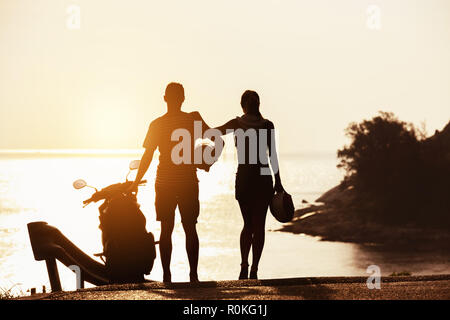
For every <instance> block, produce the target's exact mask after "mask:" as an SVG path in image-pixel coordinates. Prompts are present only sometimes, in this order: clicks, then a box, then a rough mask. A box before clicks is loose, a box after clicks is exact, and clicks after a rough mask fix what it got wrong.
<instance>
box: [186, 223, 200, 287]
mask: <svg viewBox="0 0 450 320" xmlns="http://www.w3.org/2000/svg"><path fill="white" fill-rule="evenodd" d="M183 229H184V233H185V234H186V252H187V255H188V259H189V267H190V273H189V277H190V280H191V282H198V274H197V266H198V251H199V241H198V234H197V228H196V226H195V223H191V222H189V223H183Z"/></svg>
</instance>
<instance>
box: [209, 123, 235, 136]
mask: <svg viewBox="0 0 450 320" xmlns="http://www.w3.org/2000/svg"><path fill="white" fill-rule="evenodd" d="M214 129H217V130H219V131H220V132H221V133H222V135H226V134H227V133H231V131H232V130H236V129H237V128H236V119H231V120H230V121H228V122H227V123H225V124H223V125H221V126H219V127H216V128H214ZM227 131H228V132H227Z"/></svg>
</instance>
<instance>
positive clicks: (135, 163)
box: [129, 160, 141, 170]
mask: <svg viewBox="0 0 450 320" xmlns="http://www.w3.org/2000/svg"><path fill="white" fill-rule="evenodd" d="M140 163H141V160H133V161H131V162H130V166H129V168H130V170H136V169H139V164H140Z"/></svg>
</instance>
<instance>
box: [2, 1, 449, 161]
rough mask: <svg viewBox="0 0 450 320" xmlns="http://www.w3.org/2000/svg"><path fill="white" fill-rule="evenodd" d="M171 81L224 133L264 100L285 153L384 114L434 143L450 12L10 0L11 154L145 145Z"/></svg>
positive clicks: (353, 4) (445, 87)
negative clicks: (246, 100)
mask: <svg viewBox="0 0 450 320" xmlns="http://www.w3.org/2000/svg"><path fill="white" fill-rule="evenodd" d="M74 5H75V6H76V7H75V8H79V22H80V23H79V25H78V20H77V17H78V16H77V14H76V11H71V9H70V8H73V7H71V6H74ZM78 27H79V28H78ZM171 81H175V82H180V83H182V84H183V86H184V88H185V92H186V101H185V104H184V106H183V108H184V110H185V111H194V110H198V111H199V112H200V113H201V114H202V116H203V118H204V119H205V120H206V122H207V123H208V124H209V125H210V126H217V125H221V124H223V123H225V122H226V121H228V120H229V119H232V118H234V117H236V116H239V115H240V114H241V107H240V105H239V101H240V96H241V94H242V93H243V92H244V91H245V90H246V89H252V90H255V91H257V92H258V93H259V95H260V97H261V112H262V114H263V116H264V117H266V118H268V119H271V120H272V121H273V122H274V124H275V127H276V129H277V130H278V139H279V144H280V149H281V151H282V152H289V153H305V152H312V151H314V152H335V151H336V150H337V149H339V148H341V147H342V146H343V145H344V144H346V143H348V140H347V138H346V137H345V134H344V130H345V128H346V127H347V126H348V124H349V123H350V122H352V121H361V120H362V119H368V118H371V117H373V116H375V115H376V114H377V112H378V111H379V110H383V111H392V112H394V113H395V114H396V115H397V116H398V117H399V118H400V119H402V120H404V121H408V122H413V123H414V124H415V125H417V126H420V125H421V123H423V122H425V124H426V128H427V131H428V133H429V134H432V133H434V131H435V130H436V129H442V128H443V127H444V126H445V124H446V123H447V122H448V121H449V120H450V90H449V89H450V2H449V1H448V0H385V1H382V0H370V1H366V0H339V1H336V0H314V1H313V0H309V1H302V0H247V1H242V0H226V1H225V0H190V1H185V0H184V1H181V0H180V1H173V0H169V1H146V0H142V1H138V0H127V1H125V0H123V1H119V0H115V1H114V0H108V1H106V0H96V1H92V0H71V1H66V0H58V1H54V0H0V149H53V148H57V149H60V148H62V149H86V148H95V149H116V148H120V149H127V148H140V147H141V145H142V142H143V140H144V137H145V133H146V131H147V128H148V125H149V123H150V121H151V120H152V119H154V118H155V117H158V116H160V115H162V114H163V113H164V112H165V109H166V107H165V104H164V101H163V94H164V89H165V86H166V85H167V84H168V83H169V82H171Z"/></svg>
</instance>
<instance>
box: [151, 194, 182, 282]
mask: <svg viewBox="0 0 450 320" xmlns="http://www.w3.org/2000/svg"><path fill="white" fill-rule="evenodd" d="M176 206H177V203H176V195H174V194H173V193H172V192H171V190H170V188H167V187H165V186H162V185H155V209H156V219H157V220H158V221H161V235H160V238H159V253H160V257H161V264H162V268H163V273H164V274H163V281H164V282H171V281H172V275H171V273H170V258H171V256H172V232H173V227H174V221H175V208H176Z"/></svg>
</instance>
